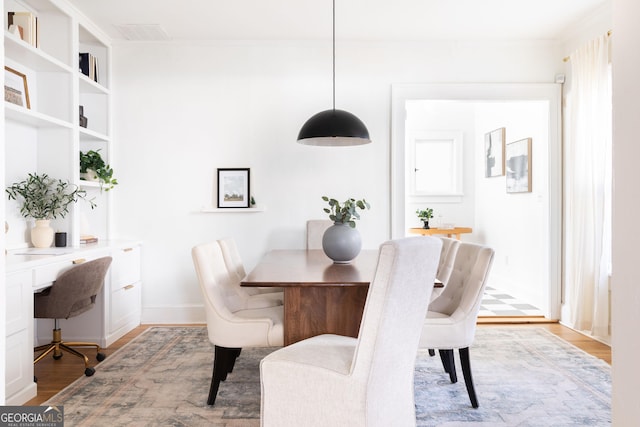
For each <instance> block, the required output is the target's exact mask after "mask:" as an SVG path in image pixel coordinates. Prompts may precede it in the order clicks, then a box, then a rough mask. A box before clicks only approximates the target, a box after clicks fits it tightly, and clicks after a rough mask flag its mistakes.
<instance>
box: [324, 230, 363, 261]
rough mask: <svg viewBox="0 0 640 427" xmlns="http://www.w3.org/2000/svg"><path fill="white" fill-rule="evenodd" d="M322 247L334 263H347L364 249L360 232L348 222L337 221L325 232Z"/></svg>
mask: <svg viewBox="0 0 640 427" xmlns="http://www.w3.org/2000/svg"><path fill="white" fill-rule="evenodd" d="M322 249H323V250H324V253H325V254H326V255H327V256H328V257H329V258H331V259H332V260H333V262H334V263H336V264H347V263H349V262H350V261H351V260H352V259H354V258H355V257H357V256H358V254H359V253H360V249H362V239H361V238H360V232H359V231H358V230H356V229H355V228H351V227H350V226H349V225H347V224H343V223H340V222H336V223H334V224H333V225H332V226H331V227H329V228H327V230H326V231H325V232H324V235H323V236H322Z"/></svg>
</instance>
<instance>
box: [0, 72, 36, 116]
mask: <svg viewBox="0 0 640 427" xmlns="http://www.w3.org/2000/svg"><path fill="white" fill-rule="evenodd" d="M4 100H5V101H6V102H10V103H12V104H15V105H19V106H21V107H25V108H29V109H30V108H31V103H30V102H29V87H28V85H27V76H25V75H24V74H22V73H21V72H19V71H16V70H14V69H13V68H9V67H6V66H5V67H4Z"/></svg>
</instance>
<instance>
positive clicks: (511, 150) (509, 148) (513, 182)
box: [505, 138, 531, 193]
mask: <svg viewBox="0 0 640 427" xmlns="http://www.w3.org/2000/svg"><path fill="white" fill-rule="evenodd" d="M505 156H506V157H505V158H506V160H505V165H506V169H507V193H530V192H531V138H525V139H521V140H519V141H514V142H510V143H509V144H507V145H506V154H505Z"/></svg>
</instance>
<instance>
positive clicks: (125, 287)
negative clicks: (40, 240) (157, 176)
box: [5, 241, 142, 405]
mask: <svg viewBox="0 0 640 427" xmlns="http://www.w3.org/2000/svg"><path fill="white" fill-rule="evenodd" d="M140 252H141V246H140V243H139V242H131V241H108V242H101V243H97V244H91V245H87V246H82V247H79V248H49V249H46V250H43V249H33V248H29V249H18V250H13V251H10V252H9V253H8V254H7V255H6V256H5V264H6V295H7V304H6V308H7V309H6V320H7V324H6V337H7V341H6V343H7V346H6V380H5V391H6V404H7V405H21V404H23V403H24V402H26V401H28V400H29V399H31V398H32V397H34V396H35V395H36V393H37V388H36V384H35V383H34V382H33V348H34V346H35V345H37V344H45V343H47V342H50V341H51V330H52V329H53V320H49V319H37V320H36V321H34V319H33V293H34V292H38V291H39V290H42V289H44V288H47V287H49V286H51V284H52V283H53V282H54V281H55V279H56V278H57V277H58V276H59V275H60V273H62V272H63V271H65V270H68V269H70V268H72V267H73V266H74V264H79V263H81V262H84V261H89V260H92V259H96V258H100V257H103V256H111V257H113V262H112V264H111V268H110V269H109V272H108V273H107V277H106V279H105V284H104V286H103V288H102V291H101V293H100V294H99V295H98V296H97V298H96V306H95V307H94V308H93V309H91V310H89V311H87V312H85V313H83V314H81V315H80V316H77V317H74V318H70V319H67V320H64V319H63V320H61V321H60V326H61V328H62V330H63V331H64V332H63V335H64V339H65V340H67V341H93V342H97V343H99V344H100V346H101V347H108V346H109V345H111V344H112V343H113V342H115V341H116V340H117V339H118V338H120V337H122V336H123V335H124V334H126V333H127V332H129V331H130V330H131V329H133V328H135V327H136V326H138V325H139V324H140V316H141V287H142V282H141V274H140Z"/></svg>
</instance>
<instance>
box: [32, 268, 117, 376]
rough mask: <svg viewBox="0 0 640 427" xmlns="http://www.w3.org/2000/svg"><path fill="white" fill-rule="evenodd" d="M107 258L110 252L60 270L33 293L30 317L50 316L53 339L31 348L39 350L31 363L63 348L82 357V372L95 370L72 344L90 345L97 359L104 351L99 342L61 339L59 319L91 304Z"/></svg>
mask: <svg viewBox="0 0 640 427" xmlns="http://www.w3.org/2000/svg"><path fill="white" fill-rule="evenodd" d="M111 260H112V258H111V257H110V256H106V257H102V258H98V259H94V260H92V261H88V262H85V263H83V264H79V265H77V266H75V267H73V268H71V269H69V270H67V271H65V272H64V273H62V274H60V276H59V277H58V278H57V279H56V280H55V282H53V285H52V286H51V287H50V288H47V289H45V290H44V291H42V292H40V293H37V294H35V295H34V317H35V318H36V319H54V321H53V324H54V326H53V339H52V340H51V342H50V343H49V344H45V345H41V346H38V347H36V348H35V349H34V352H39V351H41V352H42V353H40V354H39V355H38V356H37V357H36V358H35V359H34V361H33V363H34V364H35V363H38V362H39V361H41V360H42V359H43V358H44V357H45V356H46V355H47V354H49V353H53V358H54V359H56V360H57V359H60V358H61V357H62V351H63V350H64V351H66V352H68V353H70V354H73V355H74V356H77V357H79V358H81V359H82V360H84V374H85V375H86V376H88V377H90V376H92V375H93V374H94V373H95V371H96V370H95V369H94V368H92V367H90V366H89V358H88V357H87V356H86V355H84V354H82V353H81V352H79V351H77V350H76V349H74V348H73V347H94V348H95V349H96V359H98V361H99V362H101V361H103V360H104V358H105V355H104V354H103V353H101V352H100V345H99V344H97V343H91V342H68V341H63V340H62V330H61V329H60V325H59V319H69V318H71V317H75V316H78V315H80V314H82V313H84V312H85V311H88V310H91V309H92V308H93V307H94V306H95V302H96V296H97V295H98V294H99V293H100V290H101V289H102V287H103V286H104V279H105V276H106V274H107V270H108V269H109V266H110V265H111Z"/></svg>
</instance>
